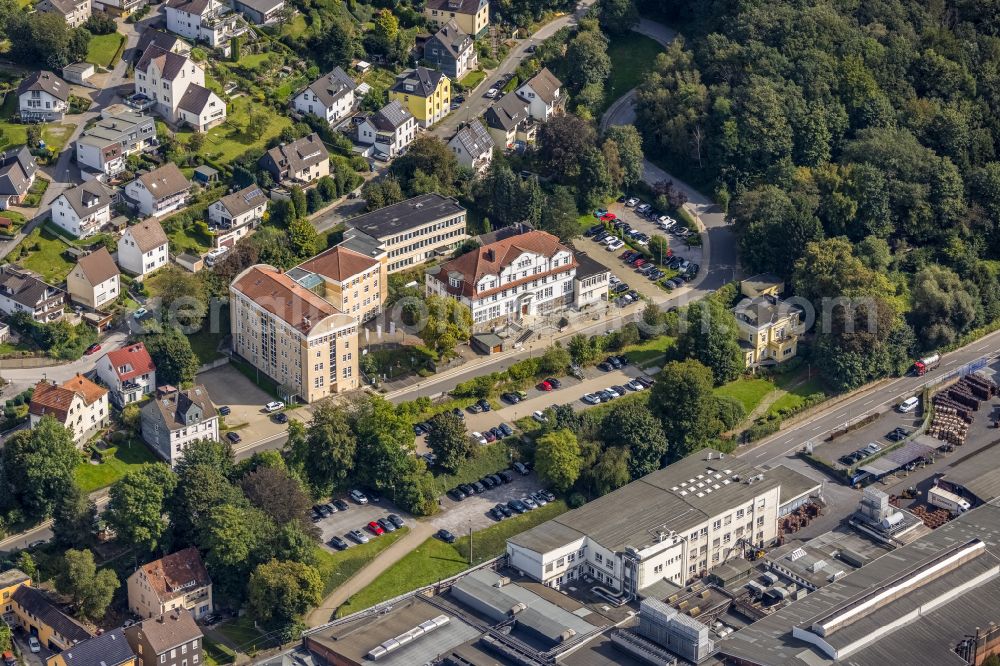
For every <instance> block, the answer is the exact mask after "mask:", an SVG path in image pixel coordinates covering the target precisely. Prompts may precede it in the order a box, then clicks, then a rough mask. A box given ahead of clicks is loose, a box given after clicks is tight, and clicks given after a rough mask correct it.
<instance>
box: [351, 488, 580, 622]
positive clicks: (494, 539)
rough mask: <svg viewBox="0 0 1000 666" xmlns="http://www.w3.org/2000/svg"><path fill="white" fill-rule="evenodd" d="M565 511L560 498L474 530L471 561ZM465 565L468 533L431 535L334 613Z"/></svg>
mask: <svg viewBox="0 0 1000 666" xmlns="http://www.w3.org/2000/svg"><path fill="white" fill-rule="evenodd" d="M564 511H566V504H565V503H564V502H562V501H561V500H560V501H556V502H552V503H550V504H547V505H545V506H543V507H541V508H539V509H535V510H534V511H531V512H529V513H526V514H523V515H520V516H516V517H514V518H508V519H507V520H505V521H503V522H502V523H499V524H497V525H494V526H492V527H487V528H486V529H484V530H480V531H478V532H476V533H475V534H474V537H473V563H479V562H483V561H485V560H488V559H490V558H493V557H497V556H498V555H501V554H503V551H504V548H505V544H506V540H507V538H508V537H510V536H513V535H514V534H519V533H521V532H523V531H525V530H527V529H530V528H532V527H534V526H535V525H538V524H540V523H543V522H545V521H546V520H549V519H550V518H553V517H555V516H558V515H559V514H560V513H562V512H564ZM468 567H469V537H468V535H466V536H464V537H462V538H460V539H458V540H456V541H455V543H454V544H451V545H449V544H446V543H444V542H443V541H440V540H439V539H437V538H433V537H432V538H430V539H427V541H424V542H423V543H422V544H420V545H419V546H418V547H417V548H416V549H415V550H414V551H412V552H411V553H410V554H408V555H407V556H406V557H404V558H403V559H401V560H400V561H399V562H396V564H394V565H392V566H391V567H389V568H388V569H387V570H386V571H385V572H384V573H382V575H380V576H379V577H378V578H376V579H375V580H374V581H372V582H371V584H370V585H368V587H366V588H365V589H364V590H362V591H361V592H359V593H358V594H355V595H354V596H353V597H351V598H350V599H349V600H348V601H347V603H346V604H344V605H343V606H341V607H340V608H339V609H337V616H338V617H343V616H345V615H349V614H351V613H354V612H356V611H359V610H363V609H365V608H370V607H372V606H374V605H375V604H377V603H380V602H382V601H385V600H386V599H392V598H393V597H395V596H398V595H400V594H403V593H405V592H408V591H410V590H414V589H416V588H418V587H423V586H425V585H430V584H432V583H436V582H437V581H439V580H443V579H445V578H448V577H450V576H454V575H455V574H458V573H461V572H462V571H464V570H465V569H467V568H468Z"/></svg>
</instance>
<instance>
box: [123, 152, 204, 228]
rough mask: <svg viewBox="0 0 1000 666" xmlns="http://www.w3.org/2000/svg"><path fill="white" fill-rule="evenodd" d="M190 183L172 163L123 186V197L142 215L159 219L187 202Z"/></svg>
mask: <svg viewBox="0 0 1000 666" xmlns="http://www.w3.org/2000/svg"><path fill="white" fill-rule="evenodd" d="M190 192H191V183H190V181H188V179H187V178H186V177H185V176H184V174H183V173H181V170H180V169H178V168H177V165H176V164H174V163H173V162H167V163H166V164H164V165H163V166H161V167H159V168H158V169H154V170H153V171H149V172H147V173H144V174H142V175H141V176H139V177H138V178H136V179H135V180H133V181H132V182H131V183H129V184H128V185H126V186H125V196H126V197H128V199H129V201H130V202H131V203H132V204H134V206H135V208H136V210H138V211H139V212H140V213H142V214H143V215H155V216H156V217H160V216H162V215H166V214H167V213H172V212H173V211H175V210H177V209H178V208H180V207H181V206H183V205H184V202H185V201H187V197H188V194H190Z"/></svg>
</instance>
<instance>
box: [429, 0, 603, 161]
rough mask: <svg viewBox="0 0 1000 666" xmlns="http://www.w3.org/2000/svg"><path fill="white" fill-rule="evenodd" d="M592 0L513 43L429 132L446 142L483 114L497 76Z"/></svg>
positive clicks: (584, 10) (571, 21)
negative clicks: (495, 65)
mask: <svg viewBox="0 0 1000 666" xmlns="http://www.w3.org/2000/svg"><path fill="white" fill-rule="evenodd" d="M595 1H596V0H582V1H581V2H580V3H579V4H578V5H577V8H576V11H574V12H573V13H572V14H567V15H566V16H561V17H559V18H557V19H555V20H553V21H551V22H549V23H546V24H545V25H544V26H542V27H541V28H539V29H538V30H537V31H535V33H534V34H533V35H531V37H529V38H527V39H524V40H522V41H520V42H518V44H517V46H515V47H514V48H512V49H511V50H510V52H509V53H508V54H507V57H506V58H504V59H503V62H501V63H500V65H499V66H498V67H497V68H496V69H495V70H493V71H492V72H490V74H489V76H487V77H486V78H485V79H483V80H482V82H481V83H480V84H479V85H478V86H476V88H475V89H473V90H470V91H468V92H467V93H465V99H466V102H465V103H464V104H463V105H462V106H461V108H458V109H456V110H455V111H452V112H451V113H450V114H448V116H447V117H446V118H445V119H444V120H442V121H441V122H440V123H438V124H437V125H435V126H434V127H433V128H431V130H430V132H431V134H434V135H436V136H438V137H440V138H442V139H444V140H445V141H447V140H448V139H450V138H451V137H452V136H453V135H454V134H455V132H457V131H458V127H459V125H462V124H463V123H468V122H470V121H472V120H475V119H476V118H479V117H480V116H482V115H483V114H484V113H486V109H487V108H488V107H489V106H490V105H491V104H492V103H493V102H494V101H496V100H492V99H487V98H486V97H484V96H483V95H484V94H485V93H486V91H487V90H489V89H490V86H492V85H493V84H494V83H496V82H497V81H498V80H499V79H500V78H502V77H504V76H506V75H507V74H510V73H511V72H513V71H514V70H515V69H517V67H518V65H520V64H521V61H522V60H524V59H525V58H526V57H528V56H529V55H530V54H529V53H528V48H529V47H533V46H537V45H539V44H541V43H542V42H544V41H545V40H546V39H548V38H549V37H551V36H552V35H554V34H556V32H558V31H559V30H561V29H562V28H565V27H566V26H570V25H576V24H577V22H578V21H579V20H580V18H582V17H583V16H584V15H586V13H587V12H588V11H589V10H590V7H591V6H592V5H593V4H594V2H595Z"/></svg>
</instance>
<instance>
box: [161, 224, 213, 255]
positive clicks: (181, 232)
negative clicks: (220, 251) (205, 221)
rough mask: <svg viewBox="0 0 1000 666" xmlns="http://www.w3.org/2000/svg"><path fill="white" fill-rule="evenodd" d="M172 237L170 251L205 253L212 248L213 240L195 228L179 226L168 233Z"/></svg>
mask: <svg viewBox="0 0 1000 666" xmlns="http://www.w3.org/2000/svg"><path fill="white" fill-rule="evenodd" d="M167 238H169V239H170V251H171V252H174V253H177V254H180V253H181V252H190V253H191V254H204V253H206V252H208V251H209V250H211V249H212V244H211V241H210V240H209V239H207V238H204V237H202V235H201V234H199V233H198V232H197V230H195V229H193V228H190V229H189V228H183V227H182V228H179V229H177V230H176V231H173V232H171V233H168V234H167Z"/></svg>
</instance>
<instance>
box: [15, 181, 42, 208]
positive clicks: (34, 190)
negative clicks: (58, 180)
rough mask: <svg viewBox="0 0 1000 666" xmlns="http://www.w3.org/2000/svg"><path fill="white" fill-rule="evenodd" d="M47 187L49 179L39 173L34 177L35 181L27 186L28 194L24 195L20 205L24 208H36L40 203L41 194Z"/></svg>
mask: <svg viewBox="0 0 1000 666" xmlns="http://www.w3.org/2000/svg"><path fill="white" fill-rule="evenodd" d="M47 189H49V181H48V179H47V178H43V177H42V176H41V175H38V176H36V177H35V182H33V183H32V184H31V187H29V188H28V194H27V196H25V197H24V200H23V201H22V202H21V205H22V206H23V207H25V208H38V206H40V205H41V204H42V196H44V195H45V190H47Z"/></svg>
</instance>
